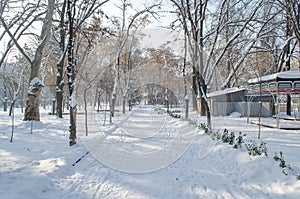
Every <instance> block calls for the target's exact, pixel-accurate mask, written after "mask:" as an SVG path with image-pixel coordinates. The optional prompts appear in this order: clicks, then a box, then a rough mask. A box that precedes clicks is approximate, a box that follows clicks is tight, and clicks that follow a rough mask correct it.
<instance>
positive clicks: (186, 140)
mask: <svg viewBox="0 0 300 199" xmlns="http://www.w3.org/2000/svg"><path fill="white" fill-rule="evenodd" d="M89 117H90V118H95V115H90V116H89ZM78 120H79V121H84V120H83V118H81V117H79V118H78ZM91 120H94V119H91ZM91 120H89V121H90V122H89V128H91V129H93V131H92V133H89V136H81V140H82V142H83V143H84V145H85V147H86V148H87V149H88V150H89V151H90V152H91V154H92V155H93V156H94V157H95V158H96V159H97V160H99V161H100V162H101V163H103V164H105V165H107V166H109V167H111V168H113V169H116V170H119V171H125V172H129V173H145V172H151V171H155V170H158V169H161V168H163V167H166V166H168V165H170V164H172V163H173V162H174V161H176V160H177V159H178V158H180V157H181V156H182V154H183V153H184V152H185V151H186V150H187V149H188V147H189V146H190V145H191V144H192V142H193V139H194V137H195V136H196V135H197V133H198V130H197V129H195V128H194V127H193V126H191V125H188V124H187V123H185V122H182V121H179V120H176V119H171V118H170V117H169V116H168V115H167V114H163V113H161V111H160V110H156V109H155V108H154V107H152V106H142V107H139V108H138V109H134V110H133V111H132V112H130V113H129V114H128V115H122V114H119V116H117V117H116V118H115V119H114V123H113V125H109V126H107V127H105V131H103V130H102V131H101V128H100V127H101V126H100V127H99V123H98V122H95V120H94V121H91ZM78 125H79V126H84V125H83V124H82V123H79V124H78ZM96 129H98V131H97V130H96ZM82 132H84V129H82ZM103 151H105V153H103Z"/></svg>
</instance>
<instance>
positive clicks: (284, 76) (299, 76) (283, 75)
mask: <svg viewBox="0 0 300 199" xmlns="http://www.w3.org/2000/svg"><path fill="white" fill-rule="evenodd" d="M279 80H285V81H291V80H299V81H300V72H299V71H284V72H279V73H274V74H271V75H266V76H262V77H259V78H254V79H250V80H248V84H255V83H259V82H270V81H279Z"/></svg>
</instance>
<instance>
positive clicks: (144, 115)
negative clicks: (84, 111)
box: [0, 107, 300, 199]
mask: <svg viewBox="0 0 300 199" xmlns="http://www.w3.org/2000/svg"><path fill="white" fill-rule="evenodd" d="M41 112H42V113H41V122H29V121H22V118H23V114H22V113H20V112H19V110H16V116H15V129H14V138H13V142H12V143H10V136H11V131H12V129H11V121H12V119H11V117H8V113H7V112H6V113H4V112H2V111H1V112H0V198H1V199H18V198H20V199H36V198H41V199H47V198H49V199H53V198H55V199H59V198H64V199H65V198H70V199H71V198H72V199H77V198H78V199H94V198H99V199H103V198H104V199H115V198H128V199H129V198H130V199H131V198H134V199H136V198H142V199H144V198H145V199H184V198H191V199H193V198H209V199H211V198H212V199H214V198H216V199H217V198H228V199H231V198H255V199H260V198H274V199H281V198H288V199H290V198H291V199H293V198H295V199H296V198H300V180H297V179H296V175H297V173H299V172H300V170H299V168H300V155H299V154H300V132H299V131H298V130H279V129H270V128H265V127H261V140H258V139H257V133H258V126H256V125H253V124H247V122H246V121H247V118H240V117H236V116H231V117H213V122H214V123H213V126H214V128H215V129H220V131H222V130H223V129H224V128H225V127H226V128H227V129H228V130H229V131H234V132H239V131H242V132H243V133H246V134H247V136H246V138H245V140H246V141H250V140H253V141H255V142H257V143H260V142H261V141H264V142H266V143H267V148H268V153H269V156H264V155H262V156H255V157H253V156H249V155H248V153H247V151H246V149H245V147H243V149H233V148H232V146H231V145H228V144H224V143H221V141H218V142H215V141H212V140H211V139H210V138H209V136H207V135H206V134H204V133H203V132H202V130H199V129H197V128H195V127H193V126H191V125H189V124H188V123H187V122H185V121H181V120H180V119H174V118H171V117H169V116H166V115H163V114H160V113H159V111H157V110H154V109H152V108H149V107H142V109H137V108H136V109H134V111H133V112H132V113H130V114H127V115H126V117H124V116H122V115H121V114H120V113H118V115H119V116H120V117H118V118H117V119H116V121H115V123H114V124H113V125H106V126H103V115H100V114H98V113H91V114H90V115H89V118H90V119H89V135H88V136H87V137H86V136H85V132H84V130H83V129H84V126H83V124H84V122H83V118H84V115H78V118H77V120H78V134H79V135H80V139H78V143H77V144H76V145H74V146H72V147H69V146H68V134H69V133H68V125H69V120H68V116H65V118H64V119H58V118H56V117H55V116H53V115H48V114H47V111H46V110H43V109H41ZM198 120H199V121H198V122H205V121H206V119H205V117H200V118H198ZM106 124H108V123H106ZM143 132H145V133H143ZM87 151H89V153H88V154H86V153H87ZM279 151H282V152H283V156H284V159H285V160H286V162H287V164H290V166H291V168H293V169H294V171H291V170H288V172H289V174H288V175H284V174H283V173H282V168H280V167H279V166H278V164H279V163H278V162H275V161H274V160H273V157H274V155H275V153H276V152H277V153H279ZM82 156H84V157H82ZM81 157H82V159H81V160H80V161H79V162H77V163H75V162H76V161H77V160H78V159H79V158H81ZM74 163H75V165H74V166H72V165H73V164H74Z"/></svg>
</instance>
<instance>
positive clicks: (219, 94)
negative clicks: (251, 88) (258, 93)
mask: <svg viewBox="0 0 300 199" xmlns="http://www.w3.org/2000/svg"><path fill="white" fill-rule="evenodd" d="M244 90H246V88H243V87H241V88H238V87H233V88H227V89H224V90H219V91H215V92H211V93H208V94H207V97H217V96H221V95H225V94H229V93H236V92H240V91H244Z"/></svg>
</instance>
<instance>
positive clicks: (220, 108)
mask: <svg viewBox="0 0 300 199" xmlns="http://www.w3.org/2000/svg"><path fill="white" fill-rule="evenodd" d="M249 106H250V115H249V116H250V117H258V116H259V114H261V116H262V117H270V116H272V111H271V110H270V102H262V103H261V111H260V103H259V102H249ZM232 112H239V113H240V114H241V116H243V117H246V116H247V115H248V103H247V102H212V103H211V114H212V115H213V116H227V115H230V114H231V113H232Z"/></svg>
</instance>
